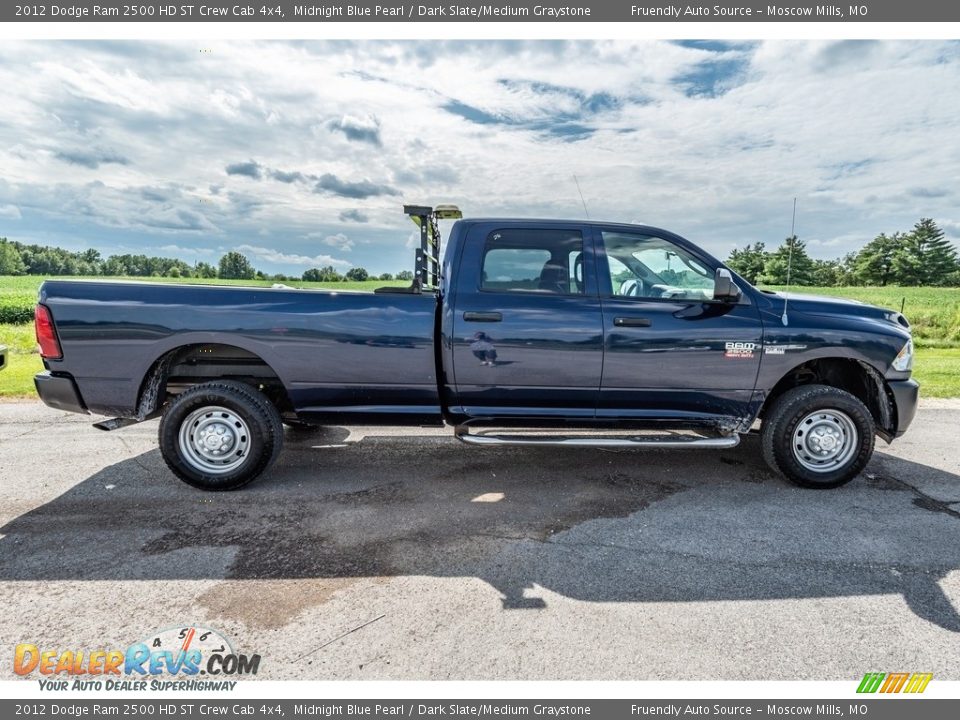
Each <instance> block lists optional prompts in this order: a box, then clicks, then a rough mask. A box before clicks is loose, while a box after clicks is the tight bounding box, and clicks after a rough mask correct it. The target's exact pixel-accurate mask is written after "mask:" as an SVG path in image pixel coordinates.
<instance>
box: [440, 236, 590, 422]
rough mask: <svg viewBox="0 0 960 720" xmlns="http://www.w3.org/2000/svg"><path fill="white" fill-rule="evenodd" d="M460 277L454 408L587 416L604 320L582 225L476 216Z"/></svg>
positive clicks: (486, 412) (455, 327) (478, 413)
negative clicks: (483, 220)
mask: <svg viewBox="0 0 960 720" xmlns="http://www.w3.org/2000/svg"><path fill="white" fill-rule="evenodd" d="M458 278H459V280H458V282H457V287H456V298H455V302H454V309H453V315H454V317H453V323H452V328H453V330H452V337H451V338H450V341H451V343H452V356H453V374H454V382H455V387H456V393H457V402H458V403H459V406H460V407H459V408H453V409H454V410H455V411H459V412H462V413H464V414H467V415H471V416H489V415H498V416H541V417H543V416H560V417H593V415H594V412H595V409H596V404H597V397H598V394H599V391H600V374H601V370H602V367H603V323H602V311H601V306H600V300H599V298H598V296H597V284H596V273H595V263H594V259H593V247H592V238H591V236H590V235H589V233H586V232H584V229H583V228H582V227H578V226H577V225H563V224H551V225H544V226H542V227H541V226H530V225H529V224H526V225H524V224H519V225H513V226H511V225H510V224H509V223H505V224H502V225H497V224H491V223H481V224H477V225H474V226H472V227H471V229H470V231H469V233H468V235H467V237H466V243H465V244H464V247H463V252H462V254H461V257H460V264H459V272H458Z"/></svg>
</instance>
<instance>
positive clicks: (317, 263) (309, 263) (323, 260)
mask: <svg viewBox="0 0 960 720" xmlns="http://www.w3.org/2000/svg"><path fill="white" fill-rule="evenodd" d="M236 250H238V251H239V252H242V253H246V254H249V255H253V256H254V257H255V258H257V259H258V260H265V261H266V262H270V263H275V264H277V265H297V266H302V267H325V266H327V265H333V266H334V267H338V268H348V267H351V266H352V263H351V262H350V261H348V260H340V259H339V258H335V257H332V256H330V255H313V256H309V255H295V254H290V253H284V252H280V251H278V250H273V249H271V248H265V247H257V246H256V245H238V246H237V247H236Z"/></svg>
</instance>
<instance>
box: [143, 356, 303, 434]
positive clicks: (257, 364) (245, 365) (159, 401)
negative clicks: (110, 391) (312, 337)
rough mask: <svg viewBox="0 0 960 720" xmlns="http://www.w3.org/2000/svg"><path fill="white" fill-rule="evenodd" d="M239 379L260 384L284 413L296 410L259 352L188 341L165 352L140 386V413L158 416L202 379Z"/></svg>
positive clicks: (206, 380) (265, 393) (146, 415)
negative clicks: (173, 398)
mask: <svg viewBox="0 0 960 720" xmlns="http://www.w3.org/2000/svg"><path fill="white" fill-rule="evenodd" d="M210 380H236V381H238V382H242V383H246V384H247V385H251V386H253V387H255V388H258V389H259V390H260V391H261V392H263V393H264V395H266V396H267V397H268V398H269V399H270V401H271V402H272V403H273V404H274V406H275V407H276V408H277V410H279V411H280V413H281V414H293V413H294V409H293V403H292V402H291V401H290V396H289V395H288V394H287V391H286V388H285V387H284V385H283V382H282V381H281V380H280V377H279V376H278V375H277V373H276V372H275V371H274V370H273V368H272V367H270V366H269V365H268V364H267V363H266V362H265V361H264V360H263V358H261V357H260V356H259V355H257V354H256V353H252V352H250V351H249V350H244V349H243V348H239V347H236V346H234V345H222V344H203V345H184V346H181V347H178V348H175V349H173V350H171V351H169V352H167V353H165V354H164V355H163V356H161V357H160V358H159V359H158V360H157V361H156V362H155V363H154V364H153V366H152V367H151V368H150V372H148V373H147V377H146V378H145V379H144V381H143V385H142V386H141V388H140V394H139V397H138V400H137V415H138V417H139V418H140V419H145V418H147V417H151V416H154V415H156V414H157V413H158V411H159V410H161V409H162V408H163V406H164V405H165V404H166V403H167V402H168V401H169V400H170V398H171V397H173V396H175V395H179V394H180V393H182V392H183V391H184V390H186V389H187V388H189V387H192V386H194V385H197V384H198V383H202V382H208V381H210Z"/></svg>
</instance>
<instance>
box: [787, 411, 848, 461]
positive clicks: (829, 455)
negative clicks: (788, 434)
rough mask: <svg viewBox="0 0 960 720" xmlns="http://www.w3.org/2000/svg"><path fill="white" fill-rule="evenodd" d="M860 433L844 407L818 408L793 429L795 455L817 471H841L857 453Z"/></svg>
mask: <svg viewBox="0 0 960 720" xmlns="http://www.w3.org/2000/svg"><path fill="white" fill-rule="evenodd" d="M859 438H860V435H859V433H858V432H857V426H856V425H855V424H854V422H853V420H852V419H851V418H850V416H849V415H847V414H846V413H844V412H841V411H840V410H817V411H816V412H812V413H810V414H809V415H807V416H806V417H804V418H803V419H802V420H801V421H800V422H799V423H798V424H797V427H796V428H795V429H794V431H793V457H794V459H795V460H796V461H797V462H798V463H800V464H801V465H802V466H803V467H805V468H806V469H807V470H810V471H811V472H815V473H828V472H832V471H834V470H839V469H840V468H842V467H844V466H845V465H846V464H847V463H849V462H850V461H851V460H852V459H853V457H854V456H855V455H856V453H857V446H858V445H859Z"/></svg>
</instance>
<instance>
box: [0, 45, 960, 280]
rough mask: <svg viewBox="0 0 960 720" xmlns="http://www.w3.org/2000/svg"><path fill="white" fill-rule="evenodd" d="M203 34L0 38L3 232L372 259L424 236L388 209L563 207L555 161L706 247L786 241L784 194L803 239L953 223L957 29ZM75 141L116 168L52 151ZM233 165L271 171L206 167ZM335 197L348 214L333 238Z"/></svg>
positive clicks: (630, 209)
mask: <svg viewBox="0 0 960 720" xmlns="http://www.w3.org/2000/svg"><path fill="white" fill-rule="evenodd" d="M213 50H214V52H211V53H208V54H203V55H200V56H198V55H197V53H196V45H195V44H194V43H188V42H162V43H154V42H143V43H137V44H129V43H112V42H60V43H49V42H40V41H31V42H10V43H6V44H4V46H3V47H0V85H2V86H3V87H4V89H5V93H4V103H3V104H0V167H2V168H3V177H2V178H0V217H4V218H8V219H15V218H12V217H11V216H10V215H8V214H6V213H10V212H13V211H11V210H4V209H2V208H9V207H13V208H15V209H16V212H17V213H19V212H21V211H22V212H23V215H22V218H21V221H20V222H19V223H18V224H17V230H18V231H22V232H23V233H24V236H26V235H27V234H31V235H33V236H46V237H50V238H52V240H51V242H53V243H54V244H56V242H58V240H57V238H62V239H61V240H59V242H60V243H61V244H64V245H66V244H67V243H68V242H72V241H74V239H77V238H78V237H79V239H81V240H84V241H86V242H89V243H94V244H95V243H98V242H101V238H102V236H103V231H104V229H106V230H108V231H118V230H122V231H123V232H124V236H123V241H124V242H127V243H131V244H134V243H140V244H141V246H142V247H144V248H145V247H152V246H157V245H159V244H160V243H159V242H158V241H157V235H158V234H162V235H163V237H164V240H163V241H161V242H163V243H164V244H166V245H169V246H171V247H174V246H175V247H178V248H194V247H207V246H209V247H213V246H216V245H219V244H226V245H240V244H249V246H250V247H257V248H260V249H261V250H264V252H265V254H264V257H263V262H264V263H275V264H276V265H277V266H278V268H277V269H282V267H283V266H284V265H287V266H290V267H295V266H296V267H301V266H303V265H304V264H305V263H304V259H306V260H307V261H309V262H308V263H306V264H316V263H315V262H314V261H316V260H318V259H319V260H320V261H321V262H322V264H335V263H334V262H333V260H334V258H329V259H326V260H325V258H327V256H326V255H317V256H313V253H314V252H315V250H316V246H317V245H318V244H322V245H325V246H329V247H331V248H337V251H338V252H341V253H343V252H348V251H349V252H350V253H351V259H352V260H353V262H354V263H356V264H357V265H363V266H364V267H367V268H370V269H371V270H372V271H376V272H383V271H390V272H395V271H396V270H397V269H399V268H403V267H406V266H408V265H409V256H410V253H409V249H408V246H410V245H414V246H415V245H416V244H417V243H418V242H419V240H418V238H417V237H416V235H415V234H414V237H413V239H412V240H408V239H407V233H408V230H407V228H408V227H410V226H409V220H408V219H407V218H405V217H404V216H403V215H402V212H401V207H400V206H401V204H402V203H424V204H429V203H439V202H454V203H457V204H458V205H460V207H461V208H462V209H463V210H464V212H465V213H466V214H467V216H468V217H469V216H483V215H488V216H489V215H501V216H503V215H506V216H555V217H556V216H561V217H574V218H576V217H583V208H582V206H581V202H580V196H579V194H578V193H577V189H576V186H575V184H574V182H573V175H574V174H576V175H577V177H578V179H579V181H580V185H581V188H582V190H583V194H584V197H585V200H586V202H587V205H588V207H589V211H590V214H591V216H592V217H594V218H606V219H610V220H623V221H629V220H633V219H639V220H641V221H643V222H646V223H650V224H653V225H661V226H664V227H667V228H668V229H671V230H674V231H676V232H679V233H680V234H684V235H687V236H689V237H690V238H691V239H692V240H694V241H695V242H698V243H700V244H702V245H704V246H705V247H706V248H707V249H708V250H712V251H713V252H715V253H716V254H718V255H721V256H723V255H726V253H727V252H728V250H729V248H730V247H731V246H733V245H743V244H745V243H748V242H756V241H763V242H766V243H767V245H768V246H770V245H774V244H776V243H778V242H779V241H781V240H782V239H783V238H784V237H786V235H787V234H789V229H790V206H791V203H792V199H793V198H794V197H797V198H798V199H799V208H798V218H797V229H798V233H799V235H800V237H801V238H802V239H805V240H807V241H808V242H809V247H810V249H811V251H812V252H813V253H814V254H815V255H817V256H819V257H834V256H837V255H841V254H843V253H845V252H848V251H850V250H853V249H855V248H856V247H858V246H859V245H861V244H862V243H863V242H865V241H866V240H869V239H870V238H872V237H873V236H874V235H876V234H877V233H879V232H887V233H891V232H894V231H897V230H908V229H909V228H910V227H912V225H913V224H914V223H915V222H916V221H917V220H918V219H919V218H920V217H924V216H927V217H933V218H934V219H941V218H942V219H944V220H947V219H948V218H952V219H953V222H954V223H955V222H956V212H955V208H956V207H957V205H958V202H960V191H958V190H957V189H956V182H955V177H954V175H955V168H956V167H960V144H958V143H957V142H956V137H957V136H958V135H960V46H958V45H957V44H955V43H941V42H933V41H920V42H896V41H879V42H865V43H857V42H844V43H836V42H819V41H818V42H800V41H766V42H761V43H737V44H723V43H711V44H710V45H709V46H707V45H701V46H684V45H682V44H677V43H672V42H660V41H637V42H622V41H617V42H572V41H564V42H557V41H531V42H517V43H515V42H483V41H477V42H463V43H457V44H456V45H455V46H451V45H448V44H446V43H442V42H438V43H430V42H426V43H424V42H417V43H412V42H392V41H390V42H379V41H377V42H375V41H360V42H304V43H285V42H253V41H230V42H218V43H216V46H215V47H214V48H213ZM50 58H56V60H51V59H50ZM465 79H468V81H466V80H465ZM78 148H79V149H93V148H100V149H105V150H109V151H110V153H112V154H113V155H114V156H116V157H119V158H123V159H124V160H125V161H126V162H125V164H121V163H117V162H97V163H94V162H89V163H88V164H87V166H83V165H76V164H69V163H65V162H62V161H58V160H56V157H57V153H60V155H61V157H62V156H63V153H69V152H74V153H75V152H76V151H77V149H78ZM251 159H254V160H255V161H256V162H257V163H258V164H259V165H261V166H262V167H263V168H266V169H271V170H276V171H278V173H279V174H274V173H271V172H263V173H261V174H260V177H253V176H251V175H247V176H243V175H226V174H225V172H224V168H227V167H229V166H237V165H238V164H242V163H247V162H249V161H250V160H251ZM91 165H94V167H90V166H91ZM297 173H299V175H297ZM322 177H330V178H335V179H340V180H341V181H342V182H345V183H354V184H356V183H359V182H360V181H367V182H369V184H370V186H371V187H374V186H375V187H384V188H391V189H394V188H395V189H396V191H397V192H399V193H400V194H399V195H398V196H395V197H394V196H388V195H381V196H368V197H357V198H350V197H343V196H340V195H337V194H334V193H330V192H320V193H318V192H315V190H316V189H317V188H316V184H315V183H313V182H309V181H308V180H309V179H310V178H322ZM278 178H287V179H289V180H291V181H284V180H282V179H278ZM294 178H301V179H297V180H296V181H293V179H294ZM328 185H329V183H328ZM145 188H148V189H153V191H150V192H144V189H145ZM348 213H354V215H353V217H363V218H364V219H368V220H369V222H356V223H352V224H351V225H350V226H349V227H350V236H349V238H347V237H345V236H344V237H342V239H341V235H342V233H341V230H342V229H343V222H344V220H343V218H349V217H351V215H349V214H348ZM952 227H953V226H951V228H949V229H948V231H950V232H951V233H952V235H953V236H954V237H956V231H954V230H953V229H952ZM261 231H264V232H265V234H262V235H261V234H260V233H261ZM5 232H6V234H8V235H12V231H5ZM78 233H79V236H78ZM167 241H169V242H167ZM268 247H272V248H275V250H272V251H271V250H266V248H268ZM171 252H172V251H171ZM184 255H185V256H186V255H189V252H188V251H186V250H185V251H184ZM268 256H269V257H271V258H274V259H270V260H268V259H266V258H267V257H268ZM284 258H294V260H287V259H284ZM337 262H339V263H341V265H340V267H344V266H346V265H349V263H347V262H346V261H345V260H338V261H337Z"/></svg>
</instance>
